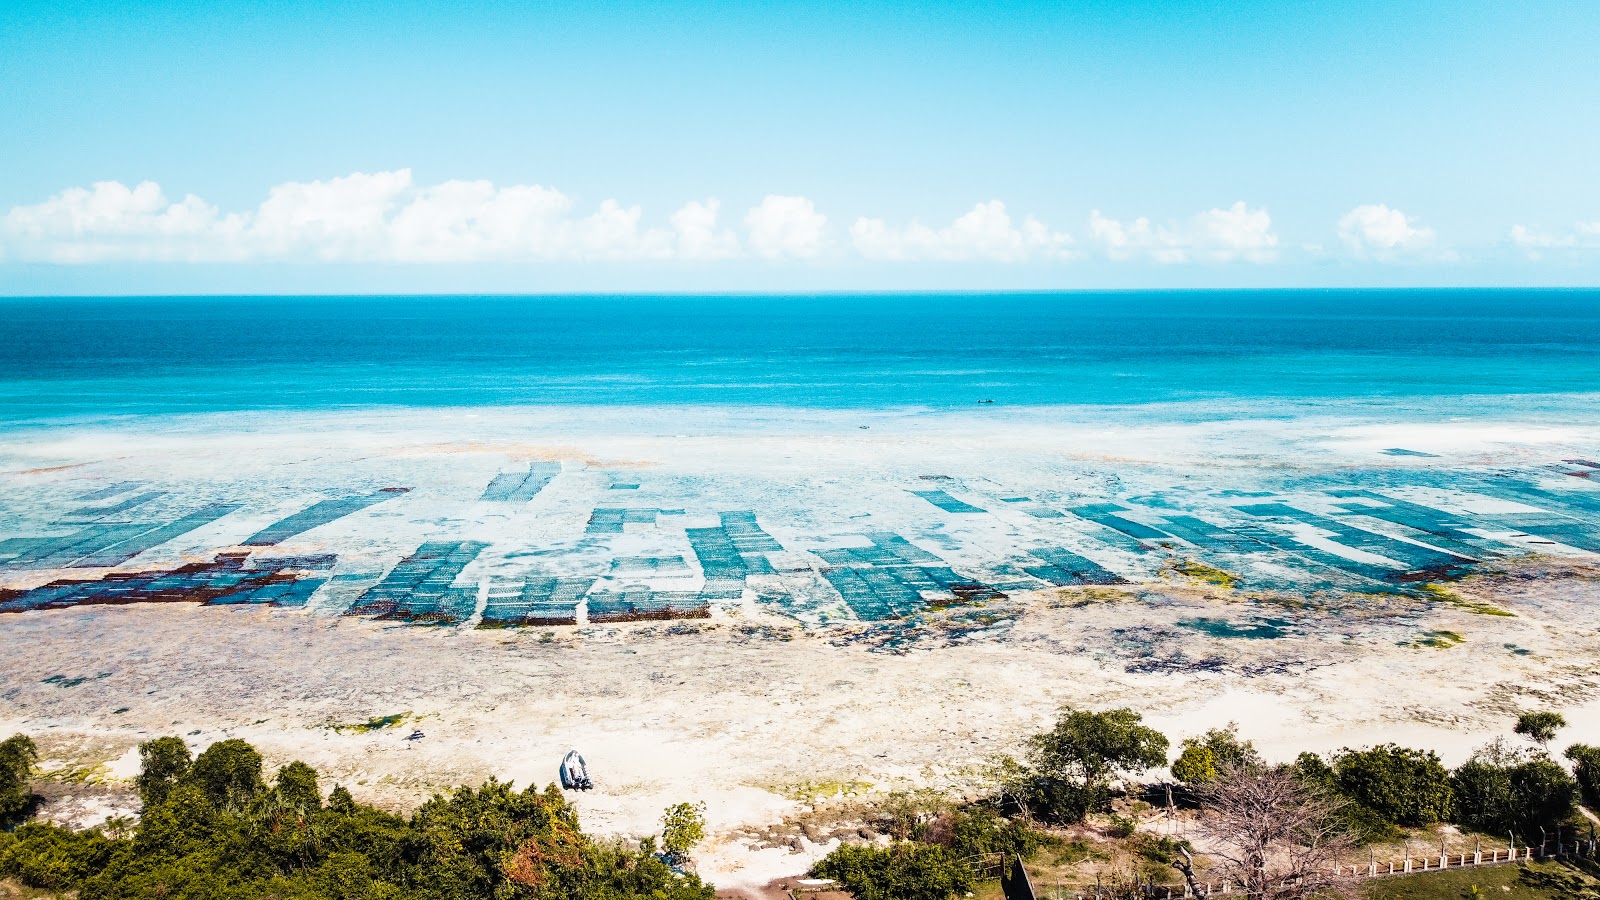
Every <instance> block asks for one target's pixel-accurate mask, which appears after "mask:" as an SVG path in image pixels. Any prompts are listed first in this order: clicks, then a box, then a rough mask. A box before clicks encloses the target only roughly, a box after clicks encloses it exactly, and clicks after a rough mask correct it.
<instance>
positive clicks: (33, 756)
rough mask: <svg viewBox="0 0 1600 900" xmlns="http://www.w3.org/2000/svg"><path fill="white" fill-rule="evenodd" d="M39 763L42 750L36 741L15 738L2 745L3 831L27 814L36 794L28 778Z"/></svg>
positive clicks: (0, 802) (0, 815)
mask: <svg viewBox="0 0 1600 900" xmlns="http://www.w3.org/2000/svg"><path fill="white" fill-rule="evenodd" d="M38 761H39V748H38V747H36V746H34V743H33V738H30V737H28V736H27V735H25V734H14V735H12V736H11V737H8V738H6V739H5V740H3V741H0V828H5V827H6V826H8V825H10V824H11V823H12V822H15V821H16V820H17V819H19V818H21V817H22V815H23V814H24V813H26V812H27V811H28V805H29V804H30V803H31V802H32V800H33V792H32V791H31V790H30V789H29V787H28V778H29V776H31V775H32V774H33V766H34V764H35V763H37V762H38Z"/></svg>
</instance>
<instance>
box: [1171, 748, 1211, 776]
mask: <svg viewBox="0 0 1600 900" xmlns="http://www.w3.org/2000/svg"><path fill="white" fill-rule="evenodd" d="M1172 777H1173V778H1176V779H1178V780H1179V781H1181V782H1183V783H1185V784H1196V785H1198V784H1210V783H1211V782H1213V781H1216V780H1217V757H1216V755H1215V754H1213V753H1212V752H1211V750H1210V748H1208V747H1201V746H1199V745H1192V746H1186V747H1184V748H1183V752H1182V753H1180V754H1178V760H1177V762H1174V763H1173V764H1172Z"/></svg>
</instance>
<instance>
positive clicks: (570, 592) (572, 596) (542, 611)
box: [482, 576, 595, 627]
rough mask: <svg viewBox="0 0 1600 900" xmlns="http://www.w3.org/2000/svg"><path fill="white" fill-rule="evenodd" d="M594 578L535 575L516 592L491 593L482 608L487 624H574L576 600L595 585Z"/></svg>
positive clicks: (576, 616)
mask: <svg viewBox="0 0 1600 900" xmlns="http://www.w3.org/2000/svg"><path fill="white" fill-rule="evenodd" d="M594 582H595V580H594V579H593V578H556V577H547V576H536V577H533V578H529V579H528V580H527V581H524V582H523V583H522V587H521V588H520V589H519V590H517V591H516V592H515V593H511V594H503V593H490V595H489V600H488V603H487V604H486V605H485V606H484V609H483V619H482V621H483V624H484V625H486V626H489V627H509V626H516V625H576V624H578V603H579V601H581V600H582V599H583V595H584V594H587V593H589V589H590V588H592V587H594Z"/></svg>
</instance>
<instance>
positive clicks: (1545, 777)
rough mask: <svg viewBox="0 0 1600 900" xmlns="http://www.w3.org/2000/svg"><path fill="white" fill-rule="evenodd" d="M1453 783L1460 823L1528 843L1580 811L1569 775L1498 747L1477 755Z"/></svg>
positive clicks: (1540, 759)
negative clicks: (1513, 835) (1516, 836)
mask: <svg viewBox="0 0 1600 900" xmlns="http://www.w3.org/2000/svg"><path fill="white" fill-rule="evenodd" d="M1450 783H1451V787H1452V790H1453V793H1454V811H1455V820H1456V822H1457V823H1459V824H1461V825H1464V826H1466V827H1467V828H1471V829H1473V830H1475V831H1484V832H1489V833H1493V834H1516V835H1519V836H1521V837H1522V838H1523V839H1524V840H1527V839H1530V838H1532V837H1534V836H1536V835H1537V834H1538V830H1539V828H1540V826H1549V825H1551V824H1553V823H1556V822H1560V821H1562V820H1564V819H1566V818H1567V817H1568V816H1570V815H1572V813H1573V811H1574V810H1575V809H1576V807H1577V795H1578V786H1577V783H1576V782H1575V781H1574V780H1573V778H1572V776H1571V775H1568V774H1567V771H1566V770H1565V769H1563V768H1562V767H1561V766H1559V765H1557V764H1556V763H1554V762H1552V761H1551V760H1550V759H1549V758H1548V757H1545V756H1543V755H1539V756H1535V757H1531V758H1530V757H1529V756H1528V755H1527V754H1526V753H1525V752H1522V751H1517V750H1515V749H1512V748H1508V747H1506V746H1505V745H1504V744H1503V743H1502V742H1499V741H1497V742H1495V743H1493V744H1490V745H1489V746H1487V747H1484V748H1483V749H1481V750H1479V751H1478V752H1477V753H1474V754H1473V755H1472V758H1471V759H1469V760H1467V761H1466V762H1465V763H1463V764H1462V765H1461V766H1460V767H1459V768H1457V769H1456V770H1455V772H1453V773H1451V776H1450Z"/></svg>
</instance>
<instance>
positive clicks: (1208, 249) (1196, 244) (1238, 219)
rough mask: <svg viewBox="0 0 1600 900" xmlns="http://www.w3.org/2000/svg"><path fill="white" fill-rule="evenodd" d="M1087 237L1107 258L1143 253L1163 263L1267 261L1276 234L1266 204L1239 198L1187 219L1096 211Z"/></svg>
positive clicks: (1134, 256) (1272, 253)
mask: <svg viewBox="0 0 1600 900" xmlns="http://www.w3.org/2000/svg"><path fill="white" fill-rule="evenodd" d="M1089 236H1090V238H1091V239H1092V240H1093V241H1094V242H1095V243H1096V244H1097V245H1099V246H1100V248H1101V249H1102V250H1103V251H1104V252H1105V254H1106V255H1107V256H1108V257H1110V258H1111V259H1116V260H1127V259H1139V258H1147V259H1150V260H1153V261H1154V262H1158V263H1164V264H1169V265H1170V264H1174V263H1187V262H1194V261H1201V262H1213V263H1227V262H1235V261H1239V260H1243V261H1245V262H1253V263H1266V262H1272V261H1273V260H1274V259H1276V258H1277V254H1278V236H1277V235H1276V234H1274V233H1273V232H1272V217H1271V216H1269V215H1268V214H1267V211H1266V210H1265V209H1251V208H1250V207H1248V206H1246V205H1245V204H1244V202H1243V201H1240V202H1238V203H1235V204H1233V205H1232V206H1230V207H1228V208H1227V209H1210V210H1207V211H1205V212H1203V213H1200V214H1199V215H1197V216H1195V217H1194V218H1192V219H1191V220H1189V221H1188V222H1184V223H1181V224H1172V225H1165V226H1152V225H1151V224H1150V220H1149V219H1146V218H1142V217H1141V218H1138V219H1134V220H1133V221H1131V222H1122V221H1118V220H1116V219H1108V218H1106V217H1105V216H1102V215H1101V214H1100V210H1098V209H1097V210H1095V211H1094V212H1092V213H1090V214H1089Z"/></svg>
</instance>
